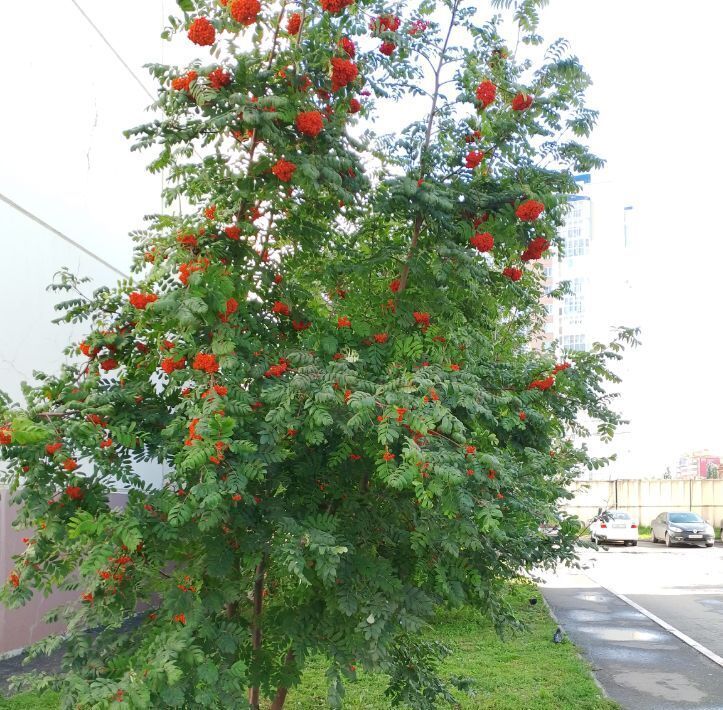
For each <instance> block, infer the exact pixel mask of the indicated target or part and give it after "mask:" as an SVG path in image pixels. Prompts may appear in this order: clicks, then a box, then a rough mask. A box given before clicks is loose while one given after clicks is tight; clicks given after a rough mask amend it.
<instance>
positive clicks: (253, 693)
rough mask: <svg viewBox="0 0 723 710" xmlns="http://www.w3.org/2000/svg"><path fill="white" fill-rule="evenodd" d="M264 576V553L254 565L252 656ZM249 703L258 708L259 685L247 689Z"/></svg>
mask: <svg viewBox="0 0 723 710" xmlns="http://www.w3.org/2000/svg"><path fill="white" fill-rule="evenodd" d="M265 576H266V553H264V555H263V557H262V558H261V562H259V563H258V565H257V566H256V579H255V580H254V592H253V602H254V615H253V620H252V623H251V648H252V649H253V657H254V658H257V657H258V652H259V651H260V650H261V612H262V611H263V608H264V579H265ZM249 705H250V706H251V708H252V710H259V687H258V686H255V687H252V688H250V689H249Z"/></svg>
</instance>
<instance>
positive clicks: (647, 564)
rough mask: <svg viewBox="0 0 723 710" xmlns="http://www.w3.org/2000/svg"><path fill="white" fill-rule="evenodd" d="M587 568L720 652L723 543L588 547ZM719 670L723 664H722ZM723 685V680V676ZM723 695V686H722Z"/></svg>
mask: <svg viewBox="0 0 723 710" xmlns="http://www.w3.org/2000/svg"><path fill="white" fill-rule="evenodd" d="M583 560H584V561H585V564H586V565H588V566H589V567H588V570H587V571H588V573H589V574H590V575H591V576H592V577H593V579H595V580H596V581H598V582H600V583H601V584H602V585H603V586H605V587H607V588H608V589H610V590H611V591H613V592H615V593H616V594H623V595H625V596H626V597H628V598H629V599H632V600H633V601H634V602H636V603H637V604H639V605H640V606H642V607H643V608H645V609H647V610H648V611H650V612H652V613H653V614H655V616H657V617H659V618H660V619H662V620H663V621H666V622H668V623H669V624H670V625H671V626H674V627H675V628H676V629H678V631H682V632H683V633H684V634H686V635H687V636H690V637H691V638H693V639H695V640H696V641H697V642H698V643H700V644H702V645H703V646H705V647H706V648H708V649H710V650H711V651H713V652H714V653H716V654H717V655H719V656H721V657H723V545H721V544H720V542H718V543H716V544H715V546H714V547H711V548H705V547H692V546H691V547H671V548H667V547H665V545H661V544H657V545H654V544H653V543H652V542H646V541H640V542H639V543H638V546H637V547H619V546H617V545H608V546H607V550H604V549H602V548H601V549H600V550H598V551H596V552H595V551H592V550H589V551H586V552H585V553H583ZM721 674H723V669H721ZM721 682H722V684H723V680H722V681H721ZM721 692H722V694H723V688H722V690H721Z"/></svg>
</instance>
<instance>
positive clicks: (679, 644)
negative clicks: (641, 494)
mask: <svg viewBox="0 0 723 710" xmlns="http://www.w3.org/2000/svg"><path fill="white" fill-rule="evenodd" d="M622 549H625V550H626V557H625V558H624V559H622V560H621V559H620V558H616V557H614V555H615V554H616V552H617V551H616V550H614V548H612V547H611V548H609V551H608V552H607V553H606V552H605V551H599V552H593V551H586V552H584V553H583V556H582V557H583V563H584V565H585V566H586V567H587V569H583V570H560V571H558V573H557V574H555V575H551V576H548V577H547V578H546V583H545V585H544V586H543V588H542V591H543V594H544V597H545V599H546V601H547V603H548V605H549V606H550V607H551V609H552V611H553V613H554V615H555V616H556V618H557V620H558V622H559V623H560V625H561V626H562V628H563V629H564V630H565V633H566V634H567V635H568V636H569V638H570V639H571V640H572V641H573V642H574V643H575V644H576V645H577V646H578V648H579V649H580V650H581V652H582V653H583V655H584V656H585V657H586V658H587V659H588V660H589V661H590V663H591V665H592V668H593V672H594V674H595V676H596V678H597V680H598V682H599V683H600V684H601V685H602V687H603V688H604V690H605V692H606V693H607V695H608V696H609V697H610V698H612V699H613V700H615V701H617V702H618V703H620V705H622V707H623V708H626V709H628V710H723V667H721V666H720V665H718V664H716V663H715V662H713V661H712V660H710V659H709V658H706V657H705V656H704V655H702V654H701V653H700V652H699V651H697V650H695V649H694V648H692V647H691V646H689V645H688V644H686V643H684V642H683V641H682V640H680V639H679V638H677V637H676V636H674V635H673V634H672V633H670V632H668V631H666V630H665V629H664V628H663V627H661V626H660V625H658V624H657V623H655V622H654V621H653V620H651V619H649V618H648V617H647V616H645V615H644V614H643V613H641V612H640V611H637V610H636V609H635V608H633V607H632V606H630V605H629V604H627V603H626V602H625V601H623V600H622V599H619V598H618V597H617V596H616V595H615V594H613V593H612V591H609V590H608V589H612V590H613V591H615V592H616V593H618V594H625V596H627V597H629V598H631V599H633V600H634V601H636V603H637V604H639V605H640V606H642V607H645V608H646V609H647V610H649V611H652V613H653V614H655V615H656V616H659V617H660V618H662V619H663V620H664V621H666V622H667V623H668V624H670V625H672V626H674V627H676V628H678V629H679V630H680V631H682V632H683V633H685V634H686V635H689V636H691V637H693V638H694V639H695V640H696V641H698V642H699V643H702V644H703V645H705V646H707V644H705V643H704V640H703V639H702V638H699V637H700V636H704V637H705V639H706V640H708V641H716V643H717V644H718V646H716V648H720V643H721V641H722V640H723V613H722V612H723V609H722V608H721V607H723V604H720V603H719V602H720V601H721V600H723V596H720V597H719V595H718V592H722V593H723V589H720V588H719V587H718V586H717V585H716V584H715V583H711V579H710V578H709V575H711V574H712V575H713V576H714V577H715V578H716V579H718V578H720V577H721V576H722V575H723V566H721V565H720V564H719V563H718V554H716V553H715V552H714V553H713V555H711V556H710V557H708V556H703V557H698V558H693V557H688V558H685V557H683V558H681V559H682V562H680V564H679V565H677V567H678V572H677V573H676V572H675V569H676V565H675V564H673V563H674V562H675V558H671V557H669V556H666V555H658V554H657V549H654V548H652V545H651V546H650V547H646V544H645V543H641V544H640V546H639V547H638V548H622ZM663 549H664V548H663ZM628 550H629V551H630V553H627V551H628ZM681 552H682V548H681ZM692 552H693V553H694V554H695V553H696V552H697V550H692ZM702 552H703V553H704V555H705V552H713V551H712V550H709V551H705V550H704V551H702ZM606 555H613V557H606ZM653 556H654V557H653ZM601 559H602V562H601ZM691 560H693V562H691ZM682 569H685V570H686V571H687V574H682V575H681V570H682ZM695 570H697V572H696V571H695ZM721 581H722V582H723V580H721ZM704 582H708V583H707V584H706V583H704ZM602 584H604V585H605V586H601V585H602ZM605 587H608V589H606V588H605ZM674 587H679V589H677V590H676V589H675V588H674ZM699 587H700V588H699ZM640 592H645V593H640ZM651 606H652V607H654V608H653V609H651V608H650V607H651ZM681 622H682V623H681ZM703 629H704V630H705V633H704V634H702V633H701V630H703ZM707 647H708V648H709V649H710V650H711V651H713V652H714V653H718V652H719V651H718V650H716V649H713V648H711V647H710V646H707Z"/></svg>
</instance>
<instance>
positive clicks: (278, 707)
mask: <svg viewBox="0 0 723 710" xmlns="http://www.w3.org/2000/svg"><path fill="white" fill-rule="evenodd" d="M294 658H295V656H294V652H293V651H292V650H291V649H289V652H288V653H287V654H286V658H285V659H284V667H286V666H290V665H291V664H292V663H293V662H294ZM288 694H289V689H288V688H284V687H279V688H278V689H277V691H276V697H275V698H274V702H273V703H272V704H271V710H282V709H283V707H284V703H285V702H286V696H287V695H288Z"/></svg>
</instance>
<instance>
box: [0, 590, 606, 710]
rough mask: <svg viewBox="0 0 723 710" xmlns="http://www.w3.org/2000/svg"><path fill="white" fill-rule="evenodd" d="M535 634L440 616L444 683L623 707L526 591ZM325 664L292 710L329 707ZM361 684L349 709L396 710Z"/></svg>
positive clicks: (538, 701)
mask: <svg viewBox="0 0 723 710" xmlns="http://www.w3.org/2000/svg"><path fill="white" fill-rule="evenodd" d="M511 594H512V595H513V599H514V604H515V606H516V607H517V609H518V610H519V615H520V617H521V618H522V619H523V620H524V621H525V623H526V624H527V626H528V630H527V632H524V633H518V634H515V635H512V636H510V638H509V639H507V640H506V641H503V640H501V639H500V638H499V637H498V636H497V634H496V633H495V631H494V630H493V629H492V628H491V627H490V625H489V623H488V622H486V621H485V620H484V619H482V618H481V616H480V615H479V614H478V613H476V612H475V611H473V610H472V609H469V608H465V609H462V610H459V611H454V612H444V613H441V614H440V615H439V618H438V622H437V623H436V624H435V625H434V629H433V630H432V631H430V632H429V635H430V636H431V637H434V638H435V639H437V640H439V641H441V642H442V643H444V644H445V645H447V646H448V647H450V648H451V649H452V650H453V653H452V655H451V656H449V657H448V658H447V659H446V660H445V663H444V665H443V667H442V674H443V676H444V677H451V676H458V677H465V678H471V679H473V681H474V683H473V686H472V688H473V693H474V695H467V694H462V693H459V692H458V693H456V695H457V698H458V699H459V705H458V706H457V707H458V708H464V709H467V708H469V709H472V708H480V709H481V708H487V709H488V710H612V709H613V708H618V707H619V706H618V705H616V704H615V703H613V702H611V701H609V700H606V699H604V698H603V697H602V695H601V693H600V690H599V689H598V687H597V686H596V685H595V683H594V682H593V680H592V678H591V677H590V674H589V671H588V667H587V665H586V663H585V662H584V661H583V660H581V659H580V657H579V656H578V653H577V650H576V648H575V646H573V645H572V644H571V643H570V642H569V641H565V642H563V643H561V644H554V643H553V642H552V635H553V633H554V631H555V623H554V621H552V619H551V618H550V617H549V615H548V613H547V609H546V607H545V605H544V604H543V603H542V601H541V600H540V601H539V602H538V603H537V605H536V606H534V607H533V606H530V604H529V603H528V599H529V598H530V597H531V596H534V597H537V598H538V599H540V594H539V592H538V591H537V589H535V588H534V587H532V586H527V585H520V586H517V587H516V588H514V589H513V591H512V592H511ZM324 670H325V667H324V661H323V659H321V658H319V659H317V660H314V661H312V662H311V663H310V664H309V665H308V667H307V670H306V671H305V673H304V677H303V679H302V684H301V686H300V687H299V688H295V689H293V690H292V691H291V692H290V693H289V696H288V700H287V702H286V707H287V708H289V709H290V710H311V709H312V708H314V709H318V708H323V707H324V706H325V704H326V703H325V700H326V687H325V679H324ZM358 676H359V680H358V681H357V682H356V683H352V684H349V685H348V686H347V689H346V702H345V706H344V707H345V708H348V709H349V710H361V708H364V709H365V710H384V709H386V708H390V707H391V706H390V704H389V702H388V701H387V700H386V699H385V697H384V688H385V687H386V683H385V679H384V677H383V676H380V675H376V674H365V673H363V672H361V671H360V672H359V673H358ZM57 707H58V700H57V697H56V696H53V695H51V694H46V695H44V696H37V695H32V694H26V695H22V696H16V697H15V698H13V699H11V700H5V701H3V700H1V699H0V708H1V709H2V710H6V709H7V710H11V709H12V710H31V709H32V710H35V709H36V708H44V709H46V708H47V710H53V709H54V708H57Z"/></svg>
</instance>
